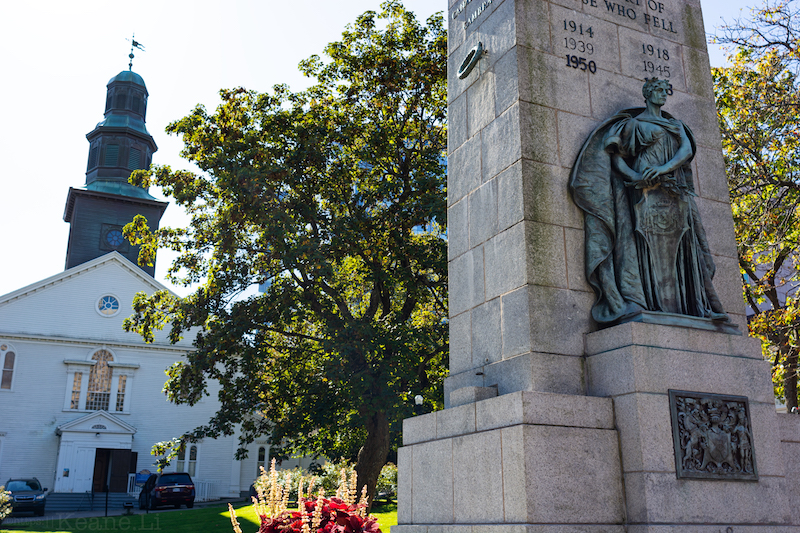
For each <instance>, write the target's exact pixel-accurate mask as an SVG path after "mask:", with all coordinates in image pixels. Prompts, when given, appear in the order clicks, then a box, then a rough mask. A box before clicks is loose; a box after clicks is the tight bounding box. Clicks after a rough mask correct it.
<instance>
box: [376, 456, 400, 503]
mask: <svg viewBox="0 0 800 533" xmlns="http://www.w3.org/2000/svg"><path fill="white" fill-rule="evenodd" d="M375 492H376V493H377V495H376V498H382V499H385V500H390V499H392V498H394V497H396V496H397V466H395V464H394V463H386V464H385V465H383V468H382V469H381V475H380V477H378V485H377V487H376V490H375Z"/></svg>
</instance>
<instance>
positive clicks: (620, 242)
mask: <svg viewBox="0 0 800 533" xmlns="http://www.w3.org/2000/svg"><path fill="white" fill-rule="evenodd" d="M669 87H670V86H669V83H667V82H666V81H665V80H659V79H658V78H651V79H649V80H647V81H645V83H644V86H643V87H642V95H643V96H644V98H645V107H644V108H634V109H626V110H624V111H621V112H620V113H618V114H617V115H615V116H613V117H611V118H610V119H608V120H607V121H605V122H604V123H603V124H601V125H600V126H599V127H598V128H597V129H596V130H595V131H594V132H592V134H591V135H590V136H589V139H588V140H587V141H586V143H585V144H584V146H583V148H582V149H581V152H580V155H579V156H578V160H577V161H576V163H575V166H574V168H573V170H572V175H571V178H570V189H571V191H572V196H573V199H574V200H575V203H576V204H577V205H578V207H580V208H581V209H582V210H583V211H584V213H585V224H584V229H585V235H586V242H585V247H586V277H587V279H588V281H589V283H590V285H591V286H592V287H593V288H594V290H595V293H596V295H597V300H596V302H595V304H594V306H593V308H592V317H593V318H594V319H595V321H596V322H598V323H599V324H601V325H611V324H615V323H619V322H624V321H626V320H630V319H632V318H633V317H635V316H636V315H637V314H640V313H641V312H642V311H645V310H647V311H655V312H661V313H672V314H678V315H689V316H694V317H701V318H707V319H710V320H713V321H719V322H726V321H728V320H729V318H728V315H726V314H725V311H724V309H723V307H722V304H721V302H720V300H719V298H718V297H717V293H716V291H715V290H714V286H713V285H712V282H711V279H712V278H713V276H714V271H715V266H714V261H713V259H712V257H711V252H710V250H709V246H708V240H707V239H706V234H705V230H704V229H703V224H702V222H701V220H700V214H699V212H698V209H697V205H696V203H695V201H694V196H696V195H695V192H694V183H693V180H692V170H691V165H690V162H691V160H692V158H693V157H694V155H695V152H696V147H695V143H694V137H693V135H692V132H691V130H690V129H689V127H688V126H686V125H685V124H684V123H683V122H681V121H680V120H677V119H675V118H673V117H672V116H671V115H670V114H668V113H666V112H662V110H661V108H662V106H663V105H664V104H665V103H666V99H667V93H668V92H669V90H670V89H669Z"/></svg>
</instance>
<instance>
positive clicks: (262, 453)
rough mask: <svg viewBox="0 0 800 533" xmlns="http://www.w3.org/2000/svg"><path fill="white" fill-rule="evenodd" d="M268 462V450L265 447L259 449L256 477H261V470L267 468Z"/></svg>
mask: <svg viewBox="0 0 800 533" xmlns="http://www.w3.org/2000/svg"><path fill="white" fill-rule="evenodd" d="M266 462H267V449H266V448H265V447H264V446H259V448H258V460H257V461H256V477H258V476H260V475H261V469H262V468H265V466H264V465H265V464H266Z"/></svg>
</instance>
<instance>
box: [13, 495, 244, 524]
mask: <svg viewBox="0 0 800 533" xmlns="http://www.w3.org/2000/svg"><path fill="white" fill-rule="evenodd" d="M243 502H244V500H243V499H241V498H225V499H222V500H214V501H211V502H196V503H195V504H194V508H193V509H200V508H203V507H211V506H215V505H226V504H228V503H234V504H235V503H243ZM193 509H187V508H186V507H181V508H180V509H173V508H172V507H169V508H163V509H158V510H156V511H140V510H139V509H138V507H137V508H134V509H133V510H132V513H131V514H130V515H128V514H127V513H128V511H127V510H126V509H120V508H114V509H109V510H108V516H109V518H111V517H115V516H138V515H143V514H146V513H150V514H154V513H169V512H172V511H191V510H193ZM105 516H106V511H105V508H103V507H102V506H101V507H100V508H99V509H97V508H96V509H94V510H92V511H54V512H47V511H45V513H44V516H29V515H28V514H26V515H24V516H9V517H7V518H6V519H5V520H3V525H2V526H0V531H2V529H6V528H8V527H10V526H13V525H14V524H26V523H28V522H42V521H47V520H49V521H52V522H53V523H54V524H58V523H59V521H63V520H71V519H75V518H93V517H105Z"/></svg>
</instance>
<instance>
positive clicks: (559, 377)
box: [482, 352, 585, 395]
mask: <svg viewBox="0 0 800 533" xmlns="http://www.w3.org/2000/svg"><path fill="white" fill-rule="evenodd" d="M482 371H483V372H484V374H485V375H484V376H482V377H483V383H484V384H485V386H487V387H490V386H494V385H497V387H498V394H500V395H503V394H509V393H511V392H517V391H522V390H527V391H539V392H553V393H557V394H584V388H585V384H584V378H583V358H581V357H574V356H564V355H558V354H552V353H541V352H532V353H526V354H522V355H517V356H515V357H512V358H510V359H504V360H502V361H499V362H497V363H492V364H491V365H487V366H485V367H483V368H482Z"/></svg>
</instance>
